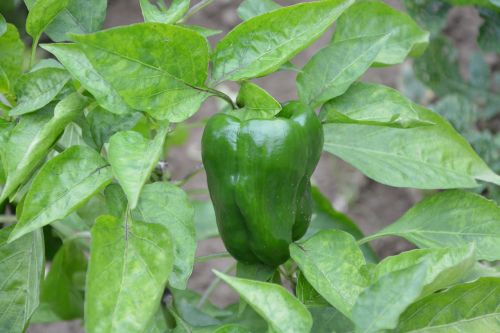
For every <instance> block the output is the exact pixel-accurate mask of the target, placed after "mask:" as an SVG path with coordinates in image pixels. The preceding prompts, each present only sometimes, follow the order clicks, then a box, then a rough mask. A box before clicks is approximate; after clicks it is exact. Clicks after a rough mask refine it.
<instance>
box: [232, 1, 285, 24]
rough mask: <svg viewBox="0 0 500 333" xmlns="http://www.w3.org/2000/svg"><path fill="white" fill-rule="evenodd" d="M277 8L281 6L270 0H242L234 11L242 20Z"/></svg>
mask: <svg viewBox="0 0 500 333" xmlns="http://www.w3.org/2000/svg"><path fill="white" fill-rule="evenodd" d="M278 8H281V6H280V5H278V4H277V3H276V2H274V1H271V0H257V1H256V0H244V1H243V2H242V3H241V4H240V5H239V7H238V10H237V11H236V12H237V13H238V16H239V17H240V18H241V19H242V20H243V21H246V20H249V19H251V18H252V17H254V16H259V15H262V14H264V13H267V12H270V11H272V10H275V9H278Z"/></svg>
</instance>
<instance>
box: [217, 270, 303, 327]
mask: <svg viewBox="0 0 500 333" xmlns="http://www.w3.org/2000/svg"><path fill="white" fill-rule="evenodd" d="M215 274H216V275H217V276H218V277H219V278H221V279H222V280H223V281H224V282H226V283H227V284H229V286H231V287H232V288H233V289H234V290H236V291H237V292H238V293H239V294H240V296H241V297H242V298H243V299H244V300H245V301H246V302H247V303H248V304H249V305H250V306H251V307H252V308H253V309H254V310H255V311H256V312H257V313H258V314H259V315H261V316H262V317H263V318H264V319H265V320H266V321H267V323H268V324H269V327H270V329H272V330H273V332H277V333H278V332H279V333H285V332H287V333H294V332H297V333H303V332H309V331H310V330H311V327H312V324H313V322H312V318H311V314H310V313H309V312H308V311H307V309H306V307H305V306H304V305H303V304H302V303H300V302H299V300H298V299H296V298H295V297H293V295H291V294H290V293H289V292H288V291H287V290H286V289H285V288H283V287H282V286H280V285H277V284H274V283H267V282H260V281H253V280H246V279H240V278H235V277H231V276H228V275H225V274H222V273H219V272H215Z"/></svg>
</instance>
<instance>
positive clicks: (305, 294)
mask: <svg viewBox="0 0 500 333" xmlns="http://www.w3.org/2000/svg"><path fill="white" fill-rule="evenodd" d="M295 294H296V295H297V298H298V299H299V300H300V301H301V302H302V304H304V305H305V306H308V307H315V306H321V307H325V306H329V304H328V302H327V301H326V300H325V299H324V298H323V297H322V296H321V295H320V294H319V293H318V292H317V291H316V290H315V289H314V288H313V286H311V284H310V283H309V282H308V281H307V279H306V278H305V277H304V274H303V273H302V272H301V271H299V272H298V274H297V285H296V286H295ZM339 313H340V312H339Z"/></svg>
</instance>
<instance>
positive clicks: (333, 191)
mask: <svg viewBox="0 0 500 333" xmlns="http://www.w3.org/2000/svg"><path fill="white" fill-rule="evenodd" d="M240 2H241V1H229V0H216V1H214V3H213V4H211V5H210V6H208V7H206V8H205V9H203V10H202V11H200V12H199V13H198V14H196V15H195V16H194V17H192V19H191V20H190V21H189V22H190V23H192V24H197V25H202V26H206V27H209V28H214V29H219V30H223V31H224V33H226V32H227V31H229V30H230V29H231V28H232V27H234V26H235V25H236V24H238V23H239V22H240V20H239V18H238V17H237V16H236V8H237V7H238V5H239V3H240ZM279 2H281V3H282V4H290V3H294V2H298V1H279ZM386 2H387V3H389V4H390V5H392V6H394V7H395V8H398V9H403V7H402V5H401V3H400V1H397V0H391V1H386ZM138 3H139V1H138V0H110V1H109V9H108V17H107V21H106V27H112V26H117V25H123V24H130V23H134V22H140V21H141V13H140V9H139V5H138ZM480 22H481V19H480V18H479V16H478V15H477V14H476V12H475V10H473V9H470V8H455V9H453V10H452V11H451V12H450V14H449V17H448V26H447V28H446V30H445V31H446V32H447V34H448V35H449V36H450V37H451V39H452V40H453V42H454V43H455V45H456V46H457V47H458V48H459V50H460V53H459V54H460V60H461V62H462V63H466V60H467V59H468V56H469V55H470V53H471V51H473V50H474V49H476V48H477V46H476V43H475V38H476V35H477V33H478V27H479V24H480ZM221 35H223V34H221ZM218 38H220V37H219V36H215V37H213V38H210V41H211V43H212V45H214V44H215V42H216V41H217V39H218ZM329 38H330V35H329V34H327V36H324V37H323V38H322V39H321V40H319V41H318V42H316V43H315V44H314V45H312V46H311V47H310V48H308V49H307V50H306V51H304V52H303V53H301V54H300V55H299V56H298V57H297V58H296V59H294V60H293V62H294V63H295V64H296V65H298V66H302V65H303V64H304V63H305V62H306V61H307V60H308V59H309V58H310V57H311V55H312V54H314V53H315V52H316V51H317V50H318V49H319V48H320V47H322V46H323V45H325V44H326V43H327V41H328V40H329ZM401 68H402V66H401V65H400V66H393V67H390V68H383V69H370V70H369V71H368V72H367V73H366V74H365V76H364V77H363V80H364V81H369V82H379V83H383V84H385V85H388V86H391V87H397V86H398V82H399V80H400V71H401ZM294 78H295V74H293V73H290V72H279V73H276V74H272V75H270V76H267V77H265V78H261V79H258V80H255V82H256V83H258V84H259V85H261V86H262V87H263V88H264V89H266V90H268V91H269V92H270V93H271V94H272V95H273V96H275V97H276V98H277V99H279V100H281V101H284V100H290V99H293V98H296V92H295V86H294ZM222 88H223V89H224V90H226V91H227V92H228V94H230V95H235V94H236V91H237V90H236V89H237V87H236V85H226V86H223V87H222ZM216 110H217V102H216V101H215V100H214V99H211V100H209V101H208V102H206V103H205V105H204V106H203V108H202V110H200V112H198V113H197V114H196V115H195V116H193V118H192V119H191V120H190V121H193V122H194V121H197V120H199V119H202V118H205V117H207V116H208V115H210V114H212V113H214V112H216ZM201 131H202V129H201V128H195V129H193V130H192V132H191V136H190V139H189V141H188V142H187V143H185V144H184V145H183V146H181V147H176V148H174V149H172V151H171V153H170V155H169V159H168V168H169V171H170V172H171V174H172V178H173V179H180V178H182V177H183V176H185V175H186V174H189V173H190V172H191V171H193V170H194V169H196V166H197V165H198V164H199V163H200V161H201V157H200V138H201ZM313 181H314V183H315V184H316V185H318V186H319V187H320V189H321V190H322V191H323V192H324V193H325V194H326V195H327V196H328V197H329V198H331V200H332V203H333V205H334V206H335V207H336V208H337V209H339V210H340V211H343V212H345V213H346V214H348V215H349V216H350V217H351V218H352V219H353V220H354V221H356V222H357V223H358V224H359V226H360V227H361V229H362V230H363V231H364V232H365V233H366V234H370V233H373V232H375V231H377V230H379V229H381V228H383V227H384V226H386V225H388V224H390V223H392V222H394V221H395V220H396V219H397V218H398V217H400V216H401V215H402V214H403V213H404V212H405V211H406V210H408V209H409V208H410V207H411V206H413V205H414V204H415V203H416V202H417V201H419V200H420V199H421V197H422V193H420V191H417V190H412V189H403V188H392V187H388V186H384V185H381V184H378V183H376V182H374V181H371V180H369V179H367V178H366V177H365V176H363V175H362V174H361V173H360V172H358V171H357V170H356V169H354V168H353V167H351V166H349V165H348V164H346V163H344V162H343V161H341V160H339V159H338V158H335V157H333V156H331V155H328V154H324V156H323V157H322V159H321V161H320V164H319V166H318V168H317V170H316V172H315V173H314V175H313ZM185 187H186V188H188V189H195V188H203V187H206V179H205V177H204V174H199V175H197V176H196V177H194V178H193V179H192V180H191V181H190V182H189V183H188V184H187V185H186V186H185ZM372 245H373V247H374V248H375V250H376V252H377V253H378V254H379V256H380V257H385V256H388V255H393V254H397V253H400V252H402V251H405V250H408V249H410V248H412V245H411V244H409V243H408V242H406V241H404V240H402V239H397V238H384V239H382V240H378V241H374V242H373V243H372ZM222 251H224V246H223V245H222V243H221V242H220V240H207V241H203V242H201V243H199V247H198V250H197V255H206V254H210V253H216V252H222ZM231 263H232V260H231V259H223V260H215V261H211V262H209V263H203V264H197V265H196V266H195V269H194V272H193V275H192V277H191V279H190V281H189V287H190V288H193V289H195V290H197V291H199V292H203V291H204V290H205V289H206V288H207V287H208V285H209V284H210V282H211V281H212V279H213V277H214V276H213V273H212V272H211V269H214V268H215V269H217V270H224V269H225V268H226V267H227V266H228V265H230V264H231ZM211 300H212V301H213V302H214V303H216V304H218V305H221V306H224V305H227V304H229V303H231V302H233V301H235V300H236V295H235V293H234V292H233V291H231V290H229V288H228V287H226V286H224V285H221V286H219V288H218V289H217V291H216V292H215V295H214V296H213V297H212V298H211ZM28 332H29V333H41V332H47V333H49V332H60V333H62V332H82V329H81V327H80V323H79V322H70V323H58V324H51V325H33V326H32V327H30V328H29V329H28Z"/></svg>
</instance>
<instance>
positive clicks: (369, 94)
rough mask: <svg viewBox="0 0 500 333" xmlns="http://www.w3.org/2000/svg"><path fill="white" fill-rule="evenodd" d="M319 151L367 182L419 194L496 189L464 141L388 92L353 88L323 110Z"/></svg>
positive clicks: (432, 116)
mask: <svg viewBox="0 0 500 333" xmlns="http://www.w3.org/2000/svg"><path fill="white" fill-rule="evenodd" d="M321 115H322V117H323V118H324V121H325V122H326V124H325V125H324V133H325V144H324V149H325V150H326V151H328V152H330V153H332V154H334V155H337V156H339V157H340V158H342V159H343V160H345V161H347V162H349V163H350V164H352V165H353V166H355V167H356V168H358V169H359V170H361V171H362V172H363V173H364V174H365V175H367V176H368V177H370V178H372V179H374V180H376V181H378V182H380V183H383V184H387V185H391V186H398V187H414V188H422V189H436V188H437V189H439V188H457V187H475V186H478V183H477V182H476V179H479V180H484V181H488V182H492V183H495V184H500V176H498V175H496V174H495V173H494V172H493V171H491V170H490V168H489V167H488V166H487V165H486V164H485V163H484V162H483V161H482V160H481V158H480V157H479V156H478V155H477V154H476V153H475V152H474V150H473V149H472V147H471V146H470V145H469V144H468V143H467V141H466V140H465V139H464V138H463V137H461V136H460V135H459V134H458V133H457V132H456V131H455V130H454V129H453V127H452V126H451V125H450V124H449V123H448V122H446V120H444V119H443V118H442V117H440V116H439V115H438V114H436V113H434V112H432V111H430V110H428V109H425V108H423V107H421V106H418V105H416V104H414V103H412V102H411V101H409V100H407V99H406V98H404V97H402V96H401V95H400V94H399V93H398V92H397V91H396V90H393V89H391V88H388V87H385V86H382V85H376V84H366V83H355V84H353V85H352V86H351V88H349V90H348V91H347V92H346V93H345V94H344V95H342V96H340V97H338V98H335V99H333V100H332V101H330V102H328V103H327V104H325V105H324V107H323V109H322V113H321Z"/></svg>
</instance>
